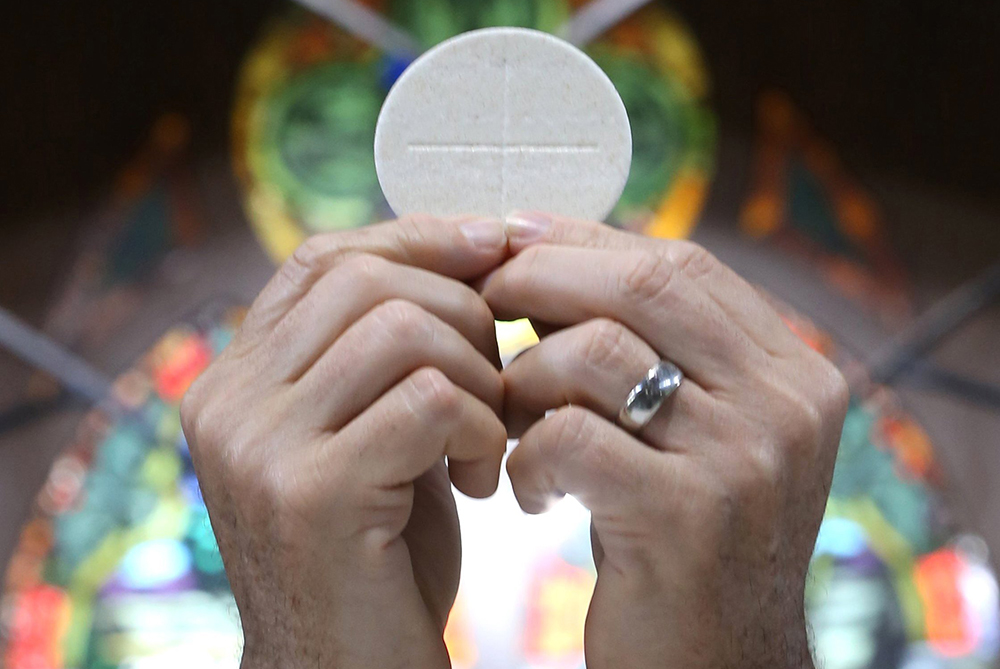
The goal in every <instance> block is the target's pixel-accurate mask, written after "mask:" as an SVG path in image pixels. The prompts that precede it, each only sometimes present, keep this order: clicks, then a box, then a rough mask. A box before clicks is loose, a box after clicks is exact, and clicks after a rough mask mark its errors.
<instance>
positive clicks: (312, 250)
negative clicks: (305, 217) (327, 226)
mask: <svg viewBox="0 0 1000 669" xmlns="http://www.w3.org/2000/svg"><path fill="white" fill-rule="evenodd" d="M331 237H332V235H330V234H325V235H313V236H312V237H308V238H307V239H306V240H305V241H304V242H302V243H301V244H299V246H298V248H296V249H295V251H293V252H292V255H291V257H289V258H288V260H286V261H285V262H284V263H283V264H282V265H281V269H280V270H279V271H280V273H281V275H282V276H283V277H284V278H285V279H287V280H288V281H289V282H291V283H292V284H293V285H305V284H307V283H310V282H311V281H312V280H314V279H315V277H316V276H317V275H319V274H320V273H321V272H322V269H323V259H324V258H325V257H326V256H327V255H328V254H329V252H330V249H331V248H332V246H333V244H332V243H331Z"/></svg>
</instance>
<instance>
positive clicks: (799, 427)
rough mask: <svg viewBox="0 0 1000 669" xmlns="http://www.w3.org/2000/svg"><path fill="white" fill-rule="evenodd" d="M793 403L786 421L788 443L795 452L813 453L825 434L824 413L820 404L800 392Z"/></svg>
mask: <svg viewBox="0 0 1000 669" xmlns="http://www.w3.org/2000/svg"><path fill="white" fill-rule="evenodd" d="M790 404H791V415H790V417H789V418H788V420H787V421H786V426H787V427H786V435H785V437H786V443H787V446H788V448H789V449H790V450H791V451H793V452H804V453H811V452H813V451H814V450H815V449H816V448H817V447H818V445H819V443H820V442H821V440H822V436H823V425H824V415H823V411H822V409H821V408H820V406H819V405H818V404H817V403H816V402H813V401H811V400H809V399H806V398H805V397H804V396H802V395H800V394H796V395H795V397H794V399H793V400H792V402H791V403H790Z"/></svg>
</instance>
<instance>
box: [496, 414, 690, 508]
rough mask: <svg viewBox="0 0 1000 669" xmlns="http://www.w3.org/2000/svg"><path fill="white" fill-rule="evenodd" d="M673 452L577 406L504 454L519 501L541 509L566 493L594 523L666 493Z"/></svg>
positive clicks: (538, 427) (548, 420) (555, 416)
mask: <svg viewBox="0 0 1000 669" xmlns="http://www.w3.org/2000/svg"><path fill="white" fill-rule="evenodd" d="M677 460H678V456H676V455H674V454H671V453H662V452H660V451H655V450H653V449H651V448H649V447H648V446H646V445H645V444H643V443H642V442H641V441H639V440H637V439H636V438H634V437H633V436H631V435H629V434H628V433H626V432H624V431H623V430H621V429H619V428H617V427H615V426H614V425H612V424H611V423H609V422H608V421H606V420H604V419H603V418H600V417H599V416H597V415H596V414H594V413H592V412H591V411H589V410H587V409H584V408H582V407H565V408H562V409H559V410H558V411H556V412H554V413H552V414H551V415H550V416H549V417H548V418H545V419H544V420H541V421H539V422H538V423H536V424H535V425H534V426H532V427H531V429H529V430H528V431H527V432H525V433H524V435H523V436H522V437H521V440H520V442H519V443H518V446H517V448H515V449H514V451H513V452H512V453H511V454H510V457H509V458H507V473H508V474H509V476H510V481H511V484H512V485H513V488H514V495H515V496H516V497H517V501H518V504H520V505H521V508H522V509H524V510H525V511H527V512H528V513H541V512H542V511H545V510H546V509H547V508H548V507H549V506H550V505H551V503H552V501H553V500H554V499H558V498H559V497H560V496H562V495H563V494H566V493H568V494H571V495H573V496H574V497H575V498H576V499H577V500H579V501H580V503H581V504H583V505H584V506H585V507H587V508H588V509H590V511H591V512H592V513H593V514H594V522H595V523H598V524H599V521H600V520H601V519H602V518H606V517H608V516H615V517H618V518H624V519H626V520H625V521H624V522H625V523H626V524H627V518H628V517H629V514H630V513H631V512H633V511H634V512H636V516H639V515H645V514H641V513H639V511H641V507H642V506H643V505H644V504H649V503H651V502H652V501H653V500H663V498H664V497H665V496H668V495H669V490H664V483H663V482H667V483H668V484H669V482H670V481H671V480H673V477H674V476H675V471H674V470H675V467H676V466H677Z"/></svg>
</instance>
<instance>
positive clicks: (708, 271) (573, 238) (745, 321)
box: [505, 212, 799, 353]
mask: <svg viewBox="0 0 1000 669" xmlns="http://www.w3.org/2000/svg"><path fill="white" fill-rule="evenodd" d="M505 227H506V231H507V239H508V245H509V247H510V250H511V252H512V253H518V252H520V251H522V250H524V249H525V248H528V247H529V246H532V245H534V244H556V245H560V246H575V247H580V248H592V249H607V250H618V251H636V250H643V249H646V250H651V251H653V252H654V253H657V254H659V255H661V256H663V257H664V258H666V259H667V260H668V261H670V262H671V263H672V264H673V265H675V266H676V267H678V268H679V269H680V271H681V272H682V273H684V274H685V275H686V276H688V277H689V278H690V279H691V280H692V281H695V282H696V283H698V284H699V285H700V286H702V288H703V289H704V290H705V291H706V292H707V293H708V295H709V297H711V298H712V299H713V300H715V302H716V303H717V304H718V305H719V306H720V307H721V308H722V309H723V311H725V312H726V313H727V314H729V316H730V317H732V318H733V319H734V320H735V321H736V322H737V323H738V324H739V325H740V326H741V327H743V328H744V330H745V331H746V332H747V334H748V335H749V336H750V337H751V338H752V339H753V340H754V341H755V342H756V343H757V344H758V345H759V346H760V347H761V348H763V349H764V350H767V351H770V352H772V353H780V352H783V351H788V352H790V351H793V350H797V348H798V346H799V341H798V339H797V338H796V337H795V335H794V334H793V333H792V332H791V330H789V329H788V328H787V327H786V326H785V324H784V322H783V321H782V320H781V319H780V318H779V317H778V314H777V312H776V311H775V310H774V308H773V307H772V306H771V304H770V303H769V302H768V300H767V299H765V297H764V296H763V295H761V293H760V291H758V290H757V289H756V288H755V287H753V286H752V285H750V284H749V283H747V282H746V281H745V280H744V279H743V278H742V277H741V276H739V275H738V274H737V273H736V272H734V271H733V270H732V269H730V268H729V267H727V266H726V265H724V264H723V263H721V262H719V260H718V259H716V258H715V256H713V255H712V254H711V253H709V252H708V251H706V250H705V249H704V248H703V247H702V246H700V245H698V244H695V243H693V242H689V241H685V240H676V239H660V238H657V237H646V236H644V235H638V234H636V233H633V232H628V231H625V230H619V229H617V228H613V227H611V226H610V225H607V224H605V223H597V222H594V221H583V220H574V219H570V218H564V217H561V216H554V215H550V214H545V213H541V212H515V213H514V214H512V215H510V216H508V217H507V220H506V222H505Z"/></svg>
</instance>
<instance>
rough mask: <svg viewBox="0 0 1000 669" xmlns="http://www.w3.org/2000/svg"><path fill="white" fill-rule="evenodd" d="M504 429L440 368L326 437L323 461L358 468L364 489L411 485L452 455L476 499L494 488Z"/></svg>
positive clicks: (456, 479)
mask: <svg viewBox="0 0 1000 669" xmlns="http://www.w3.org/2000/svg"><path fill="white" fill-rule="evenodd" d="M506 440H507V433H506V431H505V430H504V427H503V423H502V422H501V421H500V419H499V418H497V416H496V414H495V413H494V412H493V411H492V410H491V409H490V407H488V406H486V405H485V404H483V403H482V402H481V401H480V400H479V399H477V398H476V397H474V396H472V395H471V394H469V393H467V392H466V391H464V390H462V389H461V388H459V387H458V386H456V385H455V384H454V383H452V382H451V381H450V380H449V379H448V377H447V376H445V375H444V374H443V373H442V372H441V371H440V370H437V369H433V368H422V369H419V370H417V371H415V372H413V373H412V374H410V375H409V376H407V377H406V378H405V379H404V380H403V381H401V382H400V383H398V384H397V385H396V386H394V387H393V388H391V389H390V390H389V391H388V392H387V393H385V394H384V395H382V396H381V397H380V398H379V399H378V400H377V401H376V402H374V403H373V404H372V406H371V407H369V408H368V409H366V410H365V411H364V412H362V413H361V414H360V415H359V416H358V417H357V418H355V419H354V420H352V421H351V422H350V423H348V424H347V425H346V426H345V427H344V428H343V429H342V430H341V431H340V432H338V433H337V435H336V436H335V437H334V438H332V439H331V440H329V442H327V445H326V446H325V447H324V449H323V452H322V453H321V454H320V459H319V461H320V462H321V463H322V464H321V466H332V467H334V468H335V469H336V471H351V472H356V476H355V477H354V478H355V479H356V480H357V482H358V483H360V484H362V485H364V486H374V487H379V488H392V487H395V486H399V485H403V484H407V483H410V482H412V481H413V480H414V479H416V478H417V477H419V476H420V475H421V474H423V473H424V472H426V471H428V470H429V469H430V468H431V467H433V466H434V464H435V463H437V462H439V461H440V460H441V458H442V457H447V458H448V462H449V469H450V473H451V478H452V482H453V483H454V484H455V486H456V487H457V488H458V489H459V490H461V491H462V492H464V493H465V494H466V495H469V496H471V497H488V496H489V495H491V494H493V492H494V491H495V490H496V487H497V481H498V479H499V476H500V462H501V460H502V459H503V454H504V451H505V449H506V443H507V442H506Z"/></svg>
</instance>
